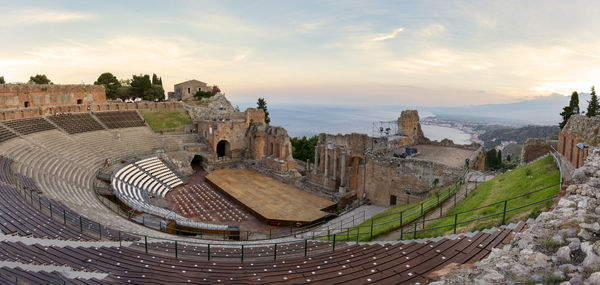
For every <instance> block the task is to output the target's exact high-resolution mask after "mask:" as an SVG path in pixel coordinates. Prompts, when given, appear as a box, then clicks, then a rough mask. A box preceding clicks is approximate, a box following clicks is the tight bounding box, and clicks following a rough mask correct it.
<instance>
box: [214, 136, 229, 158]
mask: <svg viewBox="0 0 600 285" xmlns="http://www.w3.org/2000/svg"><path fill="white" fill-rule="evenodd" d="M217 156H218V157H224V156H231V149H230V145H229V142H228V141H226V140H221V141H219V143H217Z"/></svg>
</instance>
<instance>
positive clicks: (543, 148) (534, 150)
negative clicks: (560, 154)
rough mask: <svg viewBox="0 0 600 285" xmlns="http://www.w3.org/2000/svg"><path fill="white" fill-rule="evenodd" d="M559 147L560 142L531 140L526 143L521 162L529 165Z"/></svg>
mask: <svg viewBox="0 0 600 285" xmlns="http://www.w3.org/2000/svg"><path fill="white" fill-rule="evenodd" d="M557 147H558V141H554V140H546V139H534V138H530V139H527V140H526V141H525V144H524V145H523V149H522V150H521V162H522V163H529V162H532V161H534V160H536V159H537V158H539V157H541V156H543V155H545V154H548V153H550V152H552V151H554V150H555V149H557Z"/></svg>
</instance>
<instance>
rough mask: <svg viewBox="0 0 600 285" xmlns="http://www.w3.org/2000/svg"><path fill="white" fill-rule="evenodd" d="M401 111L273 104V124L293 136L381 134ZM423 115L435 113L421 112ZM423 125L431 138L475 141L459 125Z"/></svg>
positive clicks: (426, 134) (427, 135) (465, 141)
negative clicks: (382, 127) (382, 124)
mask: <svg viewBox="0 0 600 285" xmlns="http://www.w3.org/2000/svg"><path fill="white" fill-rule="evenodd" d="M401 111H402V110H388V109H386V108H377V107H347V106H344V107H335V106H273V107H271V108H269V113H270V115H269V117H270V118H271V125H274V126H282V127H284V128H285V129H287V131H288V134H289V135H290V136H291V137H302V136H306V137H310V136H313V135H317V134H319V133H329V134H338V133H340V134H349V133H362V134H367V135H369V136H379V135H380V133H379V131H378V129H379V127H378V126H379V123H378V122H380V121H395V120H397V119H398V117H399V116H400V112H401ZM420 116H421V118H423V117H428V116H434V114H431V113H422V114H421V113H420ZM374 122H375V126H374V124H373V123H374ZM421 128H422V129H423V133H424V135H425V136H426V137H428V138H429V139H431V140H437V141H441V140H442V139H444V138H448V139H451V140H453V141H454V143H457V144H470V143H471V142H470V138H471V136H470V134H468V133H465V132H463V131H461V130H459V129H455V128H449V127H442V126H434V125H421Z"/></svg>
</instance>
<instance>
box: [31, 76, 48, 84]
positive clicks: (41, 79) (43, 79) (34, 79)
mask: <svg viewBox="0 0 600 285" xmlns="http://www.w3.org/2000/svg"><path fill="white" fill-rule="evenodd" d="M27 84H52V81H50V79H48V77H47V76H46V74H36V75H35V76H30V77H29V81H28V82H27Z"/></svg>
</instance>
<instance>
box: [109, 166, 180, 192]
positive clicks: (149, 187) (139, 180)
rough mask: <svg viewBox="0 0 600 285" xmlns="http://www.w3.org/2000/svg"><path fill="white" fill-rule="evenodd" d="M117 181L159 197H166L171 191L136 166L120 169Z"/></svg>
mask: <svg viewBox="0 0 600 285" xmlns="http://www.w3.org/2000/svg"><path fill="white" fill-rule="evenodd" d="M115 179H116V180H120V181H122V182H124V183H126V184H128V185H131V186H132V187H135V188H137V189H142V190H144V191H146V192H148V194H150V195H154V196H159V197H164V196H165V195H166V194H167V193H168V192H169V191H170V190H171V189H170V188H168V187H166V186H164V185H163V184H162V183H160V182H159V181H158V180H157V179H156V178H154V177H152V176H151V175H148V173H146V172H144V171H142V170H141V169H139V168H138V167H136V165H135V164H129V165H126V166H125V167H123V168H121V169H119V171H117V173H116V174H115ZM115 189H116V188H115ZM117 190H118V189H117Z"/></svg>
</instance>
